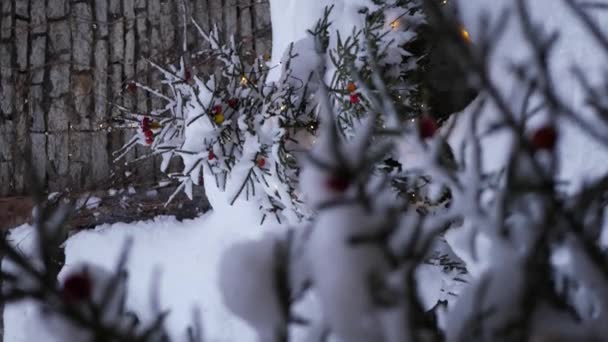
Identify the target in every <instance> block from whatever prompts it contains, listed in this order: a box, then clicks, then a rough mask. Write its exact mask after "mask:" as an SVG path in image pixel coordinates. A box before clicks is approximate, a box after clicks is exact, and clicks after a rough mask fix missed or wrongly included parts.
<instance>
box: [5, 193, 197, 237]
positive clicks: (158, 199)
mask: <svg viewBox="0 0 608 342" xmlns="http://www.w3.org/2000/svg"><path fill="white" fill-rule="evenodd" d="M175 189H176V187H175V186H168V187H162V188H160V187H159V188H156V189H141V190H139V191H137V190H135V189H133V188H131V189H130V190H129V189H125V190H122V191H116V190H114V191H94V192H86V193H73V194H71V195H68V196H67V197H63V198H64V199H69V200H71V201H72V203H74V205H75V208H74V209H75V210H74V212H73V214H72V215H71V217H70V219H69V221H68V222H66V225H67V228H68V229H69V230H80V229H86V228H92V227H95V226H97V225H100V224H106V223H108V224H111V223H117V222H126V223H128V222H132V221H140V220H147V219H152V218H154V217H156V216H159V215H170V216H175V217H176V218H177V219H180V220H181V219H188V218H195V217H197V216H199V215H200V214H202V213H204V212H206V211H207V210H208V209H209V203H208V202H207V199H206V197H205V194H204V191H203V189H202V188H200V187H197V188H195V189H194V191H193V199H192V200H189V199H187V197H186V196H185V194H183V193H181V194H179V195H178V196H176V197H175V198H174V199H173V201H171V202H169V203H167V200H168V199H169V198H170V197H171V195H172V194H173V193H174V191H175ZM33 204H34V201H33V199H32V197H29V196H14V197H4V198H0V234H4V232H5V231H6V230H8V229H10V228H14V227H17V226H19V225H22V224H24V223H32V209H33ZM57 205H58V203H55V204H52V205H51V206H57Z"/></svg>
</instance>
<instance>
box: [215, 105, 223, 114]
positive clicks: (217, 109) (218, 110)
mask: <svg viewBox="0 0 608 342" xmlns="http://www.w3.org/2000/svg"><path fill="white" fill-rule="evenodd" d="M213 113H215V114H222V106H220V105H216V106H215V107H213Z"/></svg>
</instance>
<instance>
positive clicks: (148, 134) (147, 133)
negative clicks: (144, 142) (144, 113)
mask: <svg viewBox="0 0 608 342" xmlns="http://www.w3.org/2000/svg"><path fill="white" fill-rule="evenodd" d="M144 135H145V136H146V138H152V137H154V132H152V130H151V129H149V128H148V129H144Z"/></svg>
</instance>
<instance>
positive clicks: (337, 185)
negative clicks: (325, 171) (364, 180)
mask: <svg viewBox="0 0 608 342" xmlns="http://www.w3.org/2000/svg"><path fill="white" fill-rule="evenodd" d="M325 185H326V186H327V187H328V188H329V189H330V190H332V191H334V192H344V191H346V189H348V187H349V186H350V182H349V181H348V179H347V178H345V177H340V176H331V177H329V178H328V179H327V181H326V182H325Z"/></svg>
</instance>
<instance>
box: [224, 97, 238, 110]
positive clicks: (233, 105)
mask: <svg viewBox="0 0 608 342" xmlns="http://www.w3.org/2000/svg"><path fill="white" fill-rule="evenodd" d="M226 103H227V104H228V106H229V107H230V108H232V109H235V108H236V107H238V105H239V99H237V98H232V99H229V100H228V101H226Z"/></svg>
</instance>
